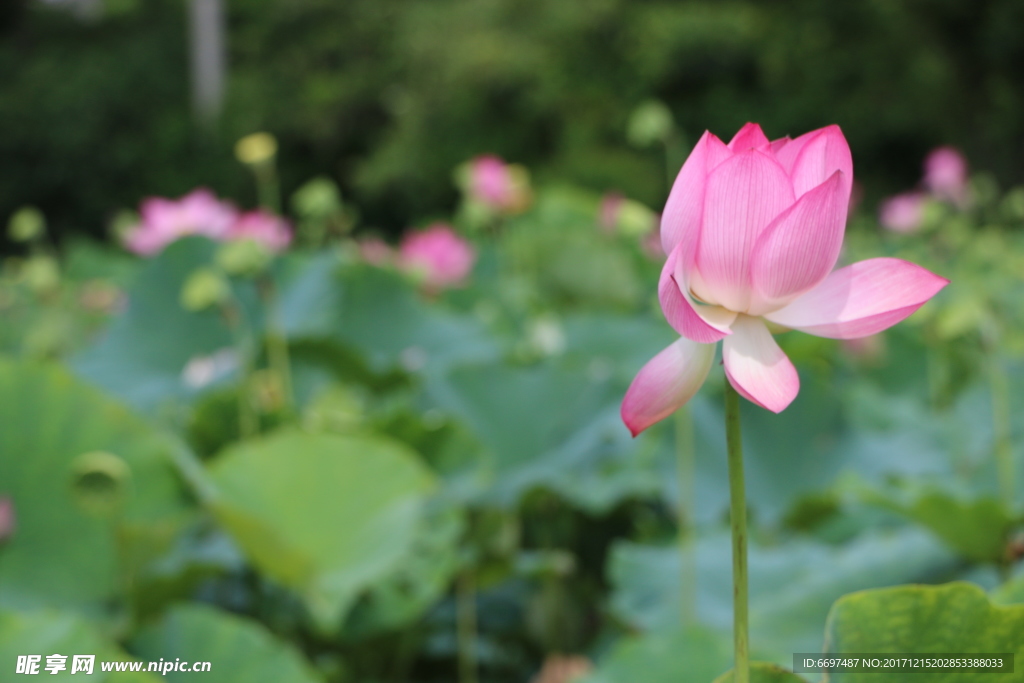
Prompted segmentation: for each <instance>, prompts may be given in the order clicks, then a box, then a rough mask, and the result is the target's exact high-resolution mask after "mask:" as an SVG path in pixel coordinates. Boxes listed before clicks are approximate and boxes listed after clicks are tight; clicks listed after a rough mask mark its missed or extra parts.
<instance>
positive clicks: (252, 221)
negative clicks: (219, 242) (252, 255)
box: [225, 209, 292, 253]
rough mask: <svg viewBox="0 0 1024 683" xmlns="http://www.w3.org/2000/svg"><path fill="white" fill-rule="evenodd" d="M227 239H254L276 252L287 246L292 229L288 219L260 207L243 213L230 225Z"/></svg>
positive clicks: (290, 238) (290, 239) (289, 242)
mask: <svg viewBox="0 0 1024 683" xmlns="http://www.w3.org/2000/svg"><path fill="white" fill-rule="evenodd" d="M225 238H226V239H227V240H229V241H230V240H244V239H250V240H254V241H256V242H258V243H260V244H262V245H263V246H264V247H266V248H267V249H268V250H270V251H272V252H274V253H278V252H282V251H284V250H285V249H287V248H288V245H289V244H291V241H292V230H291V227H290V226H289V225H288V221H286V220H285V219H283V218H281V217H280V216H276V215H274V214H272V213H270V212H269V211H264V210H262V209H260V210H257V211H247V212H245V213H243V214H242V215H241V216H239V217H238V219H237V220H236V221H235V222H234V223H233V224H232V225H231V228H230V229H229V230H228V232H227V235H225Z"/></svg>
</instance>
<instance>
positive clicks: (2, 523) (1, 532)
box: [0, 496, 14, 541]
mask: <svg viewBox="0 0 1024 683" xmlns="http://www.w3.org/2000/svg"><path fill="white" fill-rule="evenodd" d="M13 534H14V501H12V500H11V499H10V498H8V497H7V496H0V541H4V540H5V539H7V538H10V537H11V536H12V535H13Z"/></svg>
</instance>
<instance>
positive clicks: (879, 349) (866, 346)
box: [839, 334, 885, 365]
mask: <svg viewBox="0 0 1024 683" xmlns="http://www.w3.org/2000/svg"><path fill="white" fill-rule="evenodd" d="M839 344H840V346H841V348H842V349H843V351H844V352H846V354H847V355H849V356H850V357H851V358H853V359H854V360H857V361H861V362H863V363H867V364H869V365H870V364H874V363H876V362H878V361H879V360H881V358H882V357H883V356H884V355H885V335H883V334H872V335H870V336H868V337H859V338H857V339H841V340H839Z"/></svg>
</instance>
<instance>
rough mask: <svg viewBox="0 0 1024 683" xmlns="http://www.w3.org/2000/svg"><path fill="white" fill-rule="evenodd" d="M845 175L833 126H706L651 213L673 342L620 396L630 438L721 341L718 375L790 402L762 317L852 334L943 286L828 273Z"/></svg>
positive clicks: (663, 408)
mask: <svg viewBox="0 0 1024 683" xmlns="http://www.w3.org/2000/svg"><path fill="white" fill-rule="evenodd" d="M852 183H853V159H852V157H851V155H850V148H849V146H848V145H847V142H846V139H845V138H844V137H843V133H842V131H840V130H839V127H838V126H828V127H826V128H822V129H820V130H815V131H811V132H810V133H807V134H805V135H801V136H800V137H798V138H796V139H795V140H791V139H789V138H788V137H787V138H782V139H780V140H774V141H770V140H768V138H767V137H765V135H764V132H762V130H761V127H760V126H758V125H757V124H753V123H748V124H747V125H746V126H744V127H743V128H742V129H741V130H740V131H739V132H738V133H737V134H736V135H735V137H733V139H732V141H730V142H729V144H728V145H726V144H725V143H723V142H722V141H721V140H719V139H718V138H717V137H716V136H714V135H712V134H711V133H710V132H705V133H704V135H703V136H702V137H701V139H700V141H699V142H698V143H697V145H696V146H695V147H694V149H693V151H692V152H691V153H690V156H689V158H688V159H687V160H686V163H685V164H684V165H683V168H682V169H681V170H680V171H679V175H678V177H677V178H676V181H675V184H674V185H673V187H672V192H671V193H670V194H669V198H668V202H667V203H666V204H665V211H664V214H663V217H662V221H661V242H662V247H663V248H664V250H665V252H666V253H667V254H668V259H667V260H666V262H665V266H664V268H663V269H662V274H661V281H660V283H659V285H658V295H659V299H660V301H661V308H662V311H663V312H664V314H665V317H666V319H667V320H668V322H669V324H670V325H671V326H672V327H673V328H674V329H675V330H676V332H678V333H679V334H680V338H679V339H678V340H677V341H676V342H674V343H673V344H671V345H670V346H668V347H667V348H666V349H664V350H663V351H661V353H659V354H658V355H656V356H655V357H654V358H653V359H651V360H650V361H649V362H648V363H647V364H646V365H645V366H644V367H643V368H642V369H641V370H640V372H639V373H638V374H637V375H636V377H635V378H634V379H633V383H632V384H631V385H630V387H629V390H628V391H627V392H626V396H625V398H624V399H623V402H622V419H623V421H624V422H625V424H626V426H627V427H628V428H629V430H630V431H631V432H632V433H633V434H634V435H636V434H639V433H640V432H642V431H643V430H645V429H647V428H648V427H650V426H651V425H652V424H654V423H656V422H658V421H659V420H662V419H664V418H666V417H668V416H669V415H671V414H672V413H673V412H675V411H676V410H677V409H678V408H680V407H681V406H682V405H684V404H685V403H687V402H688V401H689V400H690V399H691V398H692V397H693V396H694V394H696V393H697V390H698V389H699V388H700V386H701V385H702V384H703V383H704V380H705V378H706V377H707V375H708V372H709V371H710V370H711V366H712V364H713V362H714V358H715V348H716V346H717V343H718V342H719V341H721V342H722V362H723V364H724V365H725V374H726V378H727V380H728V381H729V383H730V384H731V385H732V386H733V387H734V388H735V389H736V391H737V392H739V394H740V395H741V396H743V397H744V398H746V399H748V400H749V401H751V402H753V403H755V404H757V405H759V406H761V407H763V408H766V409H768V410H771V411H772V412H776V413H778V412H781V411H782V410H784V409H785V408H786V406H788V405H789V404H790V403H791V402H792V401H793V399H795V398H796V395H797V393H799V391H800V377H799V376H798V375H797V372H796V368H795V367H793V364H792V362H790V360H789V358H788V357H787V356H786V354H785V352H784V351H783V350H782V349H781V348H780V347H779V345H778V343H776V341H775V339H774V337H773V336H772V333H771V331H770V330H769V329H768V326H767V325H766V324H765V321H766V320H767V321H769V322H771V323H774V324H776V325H780V326H782V327H786V328H791V329H798V330H801V331H803V332H806V333H808V334H813V335H816V336H819V337H827V338H832V339H856V338H859V337H865V336H868V335H871V334H875V333H876V332H880V331H881V330H884V329H886V328H888V327H890V326H892V325H895V324H896V323H898V322H899V321H901V320H903V319H904V318H906V317H907V316H909V315H910V314H911V313H913V312H914V311H916V310H917V309H918V308H920V307H921V306H922V305H923V304H924V303H925V302H926V301H928V300H929V299H931V298H932V297H933V296H934V295H935V294H936V293H937V292H938V291H939V290H941V289H942V288H943V287H945V286H946V285H947V284H949V281H948V280H946V279H945V278H942V277H939V276H937V275H935V274H933V273H931V272H929V271H927V270H925V269H924V268H921V267H920V266H917V265H914V264H913V263H909V262H907V261H902V260H900V259H895V258H874V259H868V260H867V261H861V262H859V263H854V264H852V265H849V266H846V267H844V268H839V269H838V270H833V268H834V267H835V264H836V261H837V260H838V258H839V252H840V249H841V248H842V244H843V235H844V233H845V230H846V215H847V211H848V210H849V206H850V191H851V186H852Z"/></svg>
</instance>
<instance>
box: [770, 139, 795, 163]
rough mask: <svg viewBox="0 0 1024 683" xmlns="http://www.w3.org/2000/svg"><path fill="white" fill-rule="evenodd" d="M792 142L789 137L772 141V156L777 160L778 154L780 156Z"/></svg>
mask: <svg viewBox="0 0 1024 683" xmlns="http://www.w3.org/2000/svg"><path fill="white" fill-rule="evenodd" d="M791 142H792V140H791V139H790V137H789V136H788V135H787V136H786V137H784V138H779V139H778V140H772V147H771V149H772V154H774V155H776V158H777V157H778V154H779V150H781V149H782V148H783V147H785V146H786V145H788V144H789V143H791Z"/></svg>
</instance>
